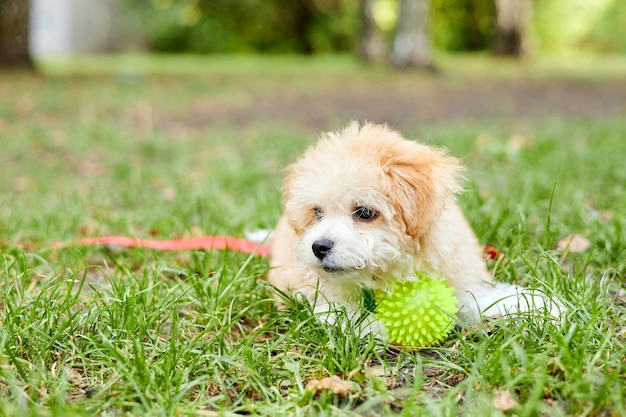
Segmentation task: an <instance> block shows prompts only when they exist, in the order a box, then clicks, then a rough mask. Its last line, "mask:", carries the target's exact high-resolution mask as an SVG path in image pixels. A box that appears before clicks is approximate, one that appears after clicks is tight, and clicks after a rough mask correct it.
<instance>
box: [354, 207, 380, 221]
mask: <svg viewBox="0 0 626 417" xmlns="http://www.w3.org/2000/svg"><path fill="white" fill-rule="evenodd" d="M352 217H353V218H354V220H361V221H365V222H368V221H372V220H374V219H375V218H376V217H378V213H377V212H376V211H375V210H372V209H371V208H369V207H363V206H358V207H356V208H355V209H354V211H353V212H352Z"/></svg>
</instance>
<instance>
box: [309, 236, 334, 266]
mask: <svg viewBox="0 0 626 417" xmlns="http://www.w3.org/2000/svg"><path fill="white" fill-rule="evenodd" d="M334 245H335V244H334V243H333V241H332V240H328V239H318V240H316V241H315V242H313V245H312V246H311V249H312V250H313V254H314V255H315V257H316V258H317V259H319V260H320V261H321V260H323V259H324V258H325V257H326V256H327V255H328V254H329V253H330V251H331V250H332V249H333V246H334Z"/></svg>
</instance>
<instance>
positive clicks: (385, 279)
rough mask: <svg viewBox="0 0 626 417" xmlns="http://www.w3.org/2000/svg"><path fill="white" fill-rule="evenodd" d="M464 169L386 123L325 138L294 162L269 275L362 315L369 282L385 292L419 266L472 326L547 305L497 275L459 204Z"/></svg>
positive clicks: (412, 276)
mask: <svg viewBox="0 0 626 417" xmlns="http://www.w3.org/2000/svg"><path fill="white" fill-rule="evenodd" d="M462 172H463V167H462V166H461V164H460V162H459V160H458V159H456V158H453V157H451V156H448V155H447V154H446V153H445V152H444V151H443V150H441V149H436V148H432V147H429V146H426V145H423V144H419V143H416V142H412V141H408V140H405V139H403V138H402V137H401V136H400V134H398V133H397V132H395V131H393V130H391V129H390V128H388V127H387V126H384V125H375V124H365V125H364V126H362V127H361V126H359V125H358V124H357V123H354V122H353V123H351V124H349V125H348V126H347V127H346V128H345V129H343V130H342V131H339V132H336V133H327V134H325V135H323V136H322V138H321V139H320V141H319V142H318V143H317V144H316V145H315V146H313V147H312V148H310V149H309V150H308V151H306V152H305V153H304V155H303V156H302V157H300V159H298V160H297V162H295V163H294V164H293V165H291V166H290V167H288V169H287V175H286V178H285V180H284V185H283V206H284V215H283V217H282V218H281V219H280V221H279V222H278V225H277V226H276V228H275V230H274V232H273V234H272V237H271V239H270V254H271V261H270V265H271V269H270V272H269V276H268V278H269V281H270V282H271V283H272V284H273V285H275V286H276V287H277V288H279V289H280V290H282V291H292V292H301V293H303V294H304V295H305V296H306V297H307V299H308V300H309V301H310V302H311V303H313V304H314V306H315V311H316V312H322V311H328V310H330V309H331V306H332V305H333V304H339V305H341V306H343V307H345V309H346V310H347V311H348V312H350V313H352V312H358V310H359V308H360V307H359V306H360V302H361V300H360V298H361V297H362V293H363V291H362V290H363V288H369V289H382V290H385V289H387V288H390V287H392V286H393V285H394V283H397V282H401V281H403V280H416V279H417V278H416V271H420V272H422V273H424V274H426V275H428V276H431V277H438V278H441V279H445V280H446V281H447V282H448V283H449V284H450V285H451V286H452V287H454V289H455V291H456V296H457V297H458V299H459V308H460V310H459V319H460V320H461V321H463V322H465V323H467V324H473V323H476V322H478V321H480V320H481V316H482V315H483V314H485V315H497V314H504V313H507V312H509V311H519V310H527V309H528V308H530V307H532V306H533V305H535V304H539V305H541V304H543V301H542V300H538V297H535V296H532V295H531V296H530V297H527V294H523V293H524V292H525V290H523V289H520V288H517V287H514V286H511V285H508V284H502V283H500V284H495V283H493V282H492V277H491V274H490V273H489V272H488V271H487V268H486V266H485V261H484V257H483V248H482V246H481V245H480V244H479V243H478V240H477V239H476V237H475V235H474V233H473V231H472V229H471V227H470V226H469V224H468V222H467V221H466V219H465V217H464V216H463V213H462V212H461V210H460V209H459V207H458V205H457V204H456V199H455V195H456V194H457V193H459V192H460V191H461V185H460V180H461V179H462V177H461V174H462ZM521 295H523V296H521ZM377 326H381V325H380V324H378V325H377ZM377 331H380V332H381V333H383V334H384V328H379V330H377Z"/></svg>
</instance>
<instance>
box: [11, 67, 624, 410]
mask: <svg viewBox="0 0 626 417" xmlns="http://www.w3.org/2000/svg"><path fill="white" fill-rule="evenodd" d="M464 59H465V60H464ZM601 64H602V62H601V61H594V62H591V63H589V62H587V61H585V62H584V63H583V64H581V66H580V68H577V67H576V66H575V65H574V66H572V65H568V66H567V68H568V70H567V71H559V70H558V68H557V69H556V70H546V66H545V65H546V64H541V65H537V66H532V64H528V63H526V64H524V65H523V66H522V67H520V68H515V66H513V65H511V63H510V62H492V61H485V59H484V58H478V59H476V58H471V59H470V58H459V59H458V60H455V59H454V58H446V59H443V60H442V66H443V68H442V72H441V73H440V74H439V75H424V74H420V73H413V72H405V73H393V72H392V71H390V70H387V69H385V68H363V67H362V66H360V65H359V64H358V63H356V62H354V61H352V60H350V59H347V58H345V57H343V58H321V59H317V60H316V59H300V58H298V59H296V58H289V59H287V61H282V60H281V59H277V58H262V57H230V58H229V57H218V58H215V59H211V58H198V57H195V58H193V59H191V58H189V59H186V60H182V61H181V63H180V64H179V65H178V66H177V64H176V60H175V59H173V58H171V57H165V58H160V59H157V58H142V59H140V58H138V57H130V58H128V57H127V58H126V59H117V60H115V59H87V60H85V61H81V62H74V63H69V64H68V63H48V64H46V65H44V68H46V71H47V74H48V75H47V76H42V75H37V76H33V75H26V74H18V73H0V91H1V93H0V166H1V167H2V174H1V175H0V307H1V310H0V415H7V416H30V415H32V416H40V415H41V416H73V415H76V416H78V415H101V416H121V415H151V416H152V415H157V416H158V415H163V416H185V415H189V416H213V415H222V414H224V415H239V414H251V415H269V414H271V415H273V416H279V415H280V416H282V415H290V416H291V415H391V414H396V413H400V414H401V415H407V416H419V415H432V416H439V415H442V416H454V415H468V416H474V415H475V416H481V417H483V416H492V415H493V416H498V415H516V416H537V415H543V416H570V415H571V416H587V415H588V416H619V415H626V411H625V410H626V405H625V398H626V359H625V358H626V327H625V326H624V322H625V319H626V292H625V289H624V284H625V274H626V237H625V231H626V209H625V207H626V190H625V186H624V184H626V164H624V156H625V155H626V133H625V132H626V131H625V129H624V120H625V119H624V118H625V116H626V114H625V112H626V101H625V99H624V97H626V77H625V76H620V75H619V74H625V73H626V72H625V71H619V70H618V69H620V68H621V69H622V70H623V69H625V68H626V64H624V61H623V60H621V61H620V60H617V61H615V62H613V61H612V63H611V65H607V66H603V65H601ZM465 68H466V69H465ZM550 68H553V67H550ZM590 68H597V69H598V70H597V71H595V70H590ZM602 68H609V69H607V70H606V72H602ZM464 69H465V70H464ZM352 118H356V119H359V120H363V119H369V120H374V121H380V122H383V121H388V122H389V123H391V124H393V125H394V126H395V127H397V128H399V129H400V130H401V131H402V133H403V134H405V136H407V137H410V138H420V139H421V140H424V141H427V142H429V143H432V144H436V145H441V146H445V147H447V148H448V149H449V150H450V152H451V153H452V154H454V155H457V156H459V157H463V158H464V161H465V164H466V165H467V167H468V170H467V172H466V177H467V178H468V181H467V183H466V191H465V192H464V193H463V194H462V195H461V196H460V197H459V202H460V204H461V206H462V207H463V208H464V210H465V212H466V214H467V217H468V219H469V220H470V222H471V224H472V225H473V227H474V229H475V230H476V233H477V234H478V236H479V238H480V239H481V241H482V242H484V243H485V244H489V245H492V246H495V247H497V248H498V249H499V250H500V251H502V253H503V255H504V258H503V260H502V262H499V263H497V264H496V265H495V266H494V274H495V276H496V278H497V279H498V280H500V281H506V282H519V283H522V284H524V285H526V286H529V287H533V288H538V289H541V290H542V291H545V292H546V293H548V294H551V295H553V296H555V297H556V298H558V299H559V300H560V301H561V302H562V303H563V304H565V305H566V306H567V307H568V308H569V311H568V313H567V314H565V315H564V317H563V323H561V324H559V323H555V322H552V321H549V320H544V319H543V318H541V317H539V316H531V317H523V318H517V319H510V320H505V319H503V320H495V321H486V322H485V323H484V324H483V325H480V326H476V327H473V328H461V327H458V328H457V329H455V330H454V332H453V334H452V336H451V337H450V338H449V339H448V340H446V341H445V342H443V343H442V344H441V345H440V346H436V347H432V348H426V349H421V350H412V351H411V350H402V349H397V348H393V347H390V346H387V345H385V344H384V343H383V342H381V341H378V340H376V339H374V338H371V337H370V338H364V339H360V338H358V337H356V336H354V335H353V333H352V332H351V331H350V329H348V330H346V329H345V328H342V326H341V325H337V326H331V325H327V324H322V323H320V322H319V321H317V320H316V319H315V317H313V316H312V314H311V311H310V309H309V308H308V306H307V305H306V304H305V303H303V302H302V301H300V300H298V299H293V298H286V299H285V300H283V302H284V303H286V304H287V305H289V306H290V308H287V309H281V308H279V306H278V304H277V302H276V301H275V300H274V298H273V297H272V289H271V288H270V287H269V285H268V284H267V283H266V282H265V281H264V280H263V277H264V275H265V274H266V273H267V270H268V265H267V260H266V259H264V258H261V257H257V256H249V255H245V254H241V253H235V252H229V251H176V252H160V251H153V250H148V249H124V248H120V247H114V246H106V247H97V246H94V247H84V246H71V247H66V248H62V249H54V248H53V247H52V246H53V243H54V242H59V241H64V242H66V241H72V240H75V239H77V238H80V237H88V236H98V235H109V234H120V235H129V236H136V237H143V238H153V239H169V238H179V237H190V236H198V235H207V234H211V235H212V234H226V235H232V236H243V235H244V233H245V232H246V231H251V230H256V229H263V228H271V227H272V225H273V224H274V223H275V221H276V220H277V219H278V217H279V216H280V180H281V176H282V169H283V168H284V167H285V166H286V165H287V164H288V163H289V162H291V161H293V160H294V159H295V158H296V157H297V156H298V155H299V154H300V153H301V152H302V150H303V149H305V148H306V147H307V146H308V145H310V144H311V143H313V142H314V141H315V138H316V135H317V134H318V132H319V131H322V130H326V129H334V128H338V127H340V126H341V125H343V124H344V123H346V122H347V121H348V120H350V119H352ZM570 235H574V236H576V240H577V241H580V242H582V243H583V245H581V246H580V247H578V245H573V244H572V245H571V246H565V247H564V242H565V241H566V238H567V237H568V236H570ZM346 326H348V328H349V327H350V324H346ZM333 376H335V377H337V378H336V379H333V380H330V379H325V378H329V377H333ZM316 381H322V382H318V383H317V384H316ZM324 382H330V383H329V384H328V386H327V387H326V388H325V389H324V388H321V384H323V383H324Z"/></svg>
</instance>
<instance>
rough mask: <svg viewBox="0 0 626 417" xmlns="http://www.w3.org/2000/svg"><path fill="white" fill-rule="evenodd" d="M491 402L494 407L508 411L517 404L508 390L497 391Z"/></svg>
mask: <svg viewBox="0 0 626 417" xmlns="http://www.w3.org/2000/svg"><path fill="white" fill-rule="evenodd" d="M492 404H493V406H494V407H496V408H497V409H498V410H500V411H502V412H506V411H509V410H511V409H513V408H515V407H517V406H519V403H518V402H517V401H515V400H514V399H513V397H512V396H511V391H509V390H505V391H500V392H499V393H497V394H496V396H495V397H494V398H493V402H492Z"/></svg>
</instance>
